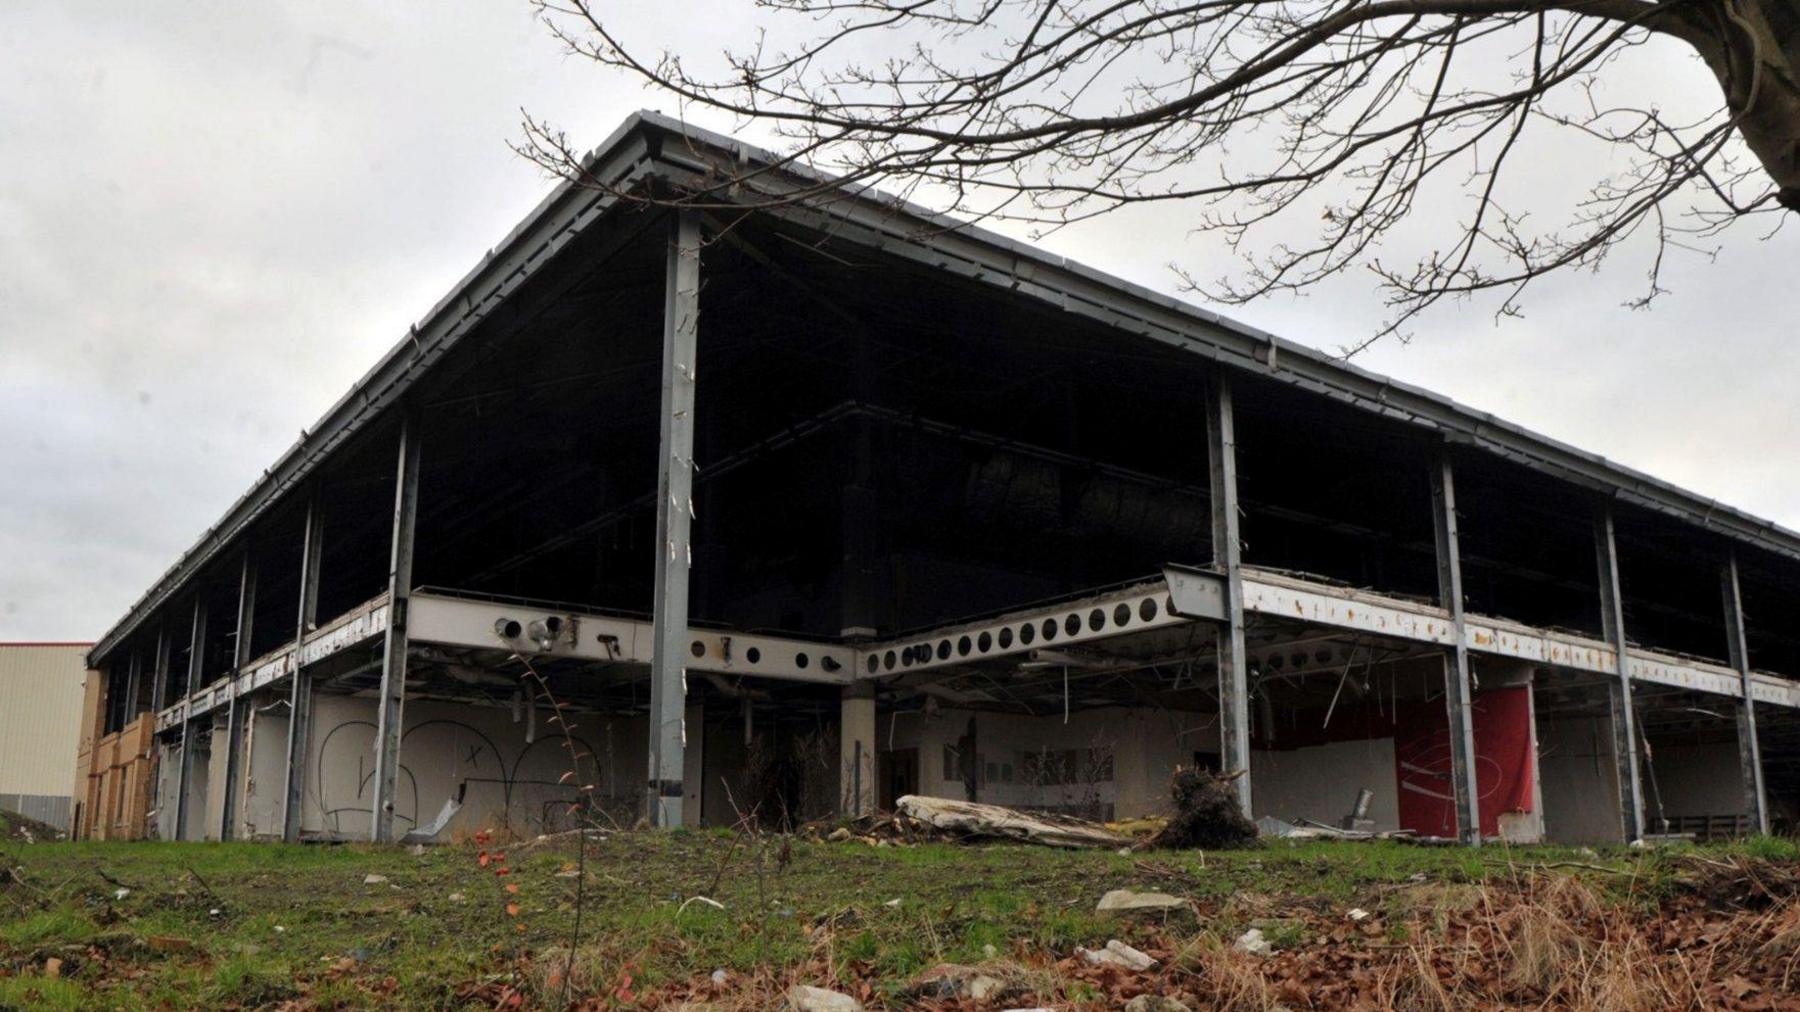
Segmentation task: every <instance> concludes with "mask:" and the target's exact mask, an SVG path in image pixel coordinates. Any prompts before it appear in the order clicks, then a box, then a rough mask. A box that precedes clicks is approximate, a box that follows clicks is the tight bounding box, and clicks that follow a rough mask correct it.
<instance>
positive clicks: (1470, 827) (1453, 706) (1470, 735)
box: [1431, 449, 1481, 847]
mask: <svg viewBox="0 0 1800 1012" xmlns="http://www.w3.org/2000/svg"><path fill="white" fill-rule="evenodd" d="M1431 526H1432V530H1433V532H1434V533H1435V534H1436V540H1437V567H1438V602H1439V603H1440V604H1441V605H1443V608H1444V610H1445V611H1448V612H1449V613H1450V624H1451V626H1452V627H1454V629H1455V637H1456V641H1455V642H1454V643H1452V644H1451V646H1450V649H1448V650H1446V651H1444V708H1445V711H1446V713H1447V716H1448V719H1449V725H1448V726H1449V732H1450V777H1451V779H1452V780H1453V781H1454V784H1453V791H1454V793H1455V795H1456V835H1457V837H1458V838H1459V839H1460V840H1462V842H1464V843H1466V844H1469V845H1471V846H1476V847H1479V846H1480V845H1481V791H1480V789H1479V788H1478V787H1477V786H1476V776H1475V769H1476V768H1475V700H1474V691H1473V688H1472V686H1471V685H1470V677H1469V643H1468V639H1467V637H1466V636H1465V634H1464V621H1463V585H1462V545H1461V538H1460V535H1459V532H1458V531H1457V527H1456V474H1455V472H1454V471H1453V470H1452V468H1451V463H1450V453H1449V451H1448V450H1442V449H1440V450H1439V451H1438V459H1437V461H1436V463H1435V464H1434V465H1433V466H1432V468H1431Z"/></svg>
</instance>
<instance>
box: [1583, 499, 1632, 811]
mask: <svg viewBox="0 0 1800 1012" xmlns="http://www.w3.org/2000/svg"><path fill="white" fill-rule="evenodd" d="M1594 549H1595V553H1596V555H1597V556H1598V561H1599V568H1600V624H1601V626H1602V627H1603V628H1604V629H1605V633H1606V642H1607V643H1608V644H1609V645H1610V646H1611V647H1612V648H1613V656H1614V658H1615V664H1616V670H1615V671H1614V672H1613V678H1612V681H1611V682H1609V683H1608V703H1609V704H1610V708H1611V710H1612V731H1613V761H1614V762H1615V763H1617V764H1618V777H1619V814H1620V822H1621V825H1622V826H1623V827H1624V831H1625V839H1626V841H1627V842H1629V841H1632V840H1641V839H1643V836H1644V784H1643V780H1642V778H1641V776H1640V774H1639V771H1638V749H1637V741H1638V734H1637V711H1636V708H1635V707H1634V706H1633V704H1632V702H1631V665H1630V662H1629V660H1628V658H1627V656H1626V655H1627V653H1628V651H1627V648H1626V641H1625V602H1624V598H1623V596H1622V595H1621V593H1620V590H1619V551H1618V542H1617V540H1616V539H1615V538H1614V537H1613V514H1612V504H1611V503H1602V504H1601V506H1600V514H1599V516H1598V517H1597V518H1595V521H1594Z"/></svg>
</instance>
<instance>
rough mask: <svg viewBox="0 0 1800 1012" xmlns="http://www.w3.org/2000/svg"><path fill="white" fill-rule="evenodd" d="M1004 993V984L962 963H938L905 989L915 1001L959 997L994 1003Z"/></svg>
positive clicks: (945, 999)
mask: <svg viewBox="0 0 1800 1012" xmlns="http://www.w3.org/2000/svg"><path fill="white" fill-rule="evenodd" d="M1005 991H1006V982H1005V981H1003V980H1001V979H1000V978H998V977H995V976H993V975H991V974H988V973H985V972H983V971H982V970H981V969H980V968H979V967H974V966H964V965H962V964H960V963H939V964H937V965H936V966H934V967H932V968H931V969H929V970H926V971H925V972H923V973H921V974H919V975H918V976H917V977H915V978H913V981H912V983H911V984H909V985H907V988H906V993H907V995H908V996H909V997H911V998H913V999H915V1000H918V999H937V1000H940V1001H950V1000H953V999H958V998H966V999H968V1000H970V1001H978V1002H985V1001H992V1000H994V999H995V998H998V997H999V996H1000V995H1001V994H1003V993H1005Z"/></svg>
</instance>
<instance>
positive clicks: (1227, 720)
mask: <svg viewBox="0 0 1800 1012" xmlns="http://www.w3.org/2000/svg"><path fill="white" fill-rule="evenodd" d="M1206 459H1207V467H1208V470H1209V472H1210V477H1211V496H1210V498H1211V500H1212V556H1213V558H1212V563H1213V568H1214V569H1216V570H1218V571H1219V572H1221V573H1223V574H1224V576H1225V622H1224V624H1223V625H1221V626H1220V627H1219V628H1218V637H1219V747H1220V757H1219V758H1220V767H1221V770H1222V771H1223V772H1226V773H1235V774H1237V779H1236V780H1235V781H1233V783H1234V785H1235V786H1236V788H1237V796H1238V804H1239V806H1241V807H1242V808H1243V810H1244V815H1245V816H1246V817H1250V818H1254V817H1255V816H1254V814H1253V809H1252V808H1251V795H1250V673H1249V670H1248V667H1247V664H1248V658H1247V657H1246V656H1245V651H1244V570H1243V555H1242V547H1241V546H1242V539H1241V538H1240V537H1239V531H1238V489H1237V425H1236V422H1235V420H1234V418H1233V414H1232V406H1231V378H1230V377H1229V376H1227V375H1226V373H1225V370H1224V369H1223V368H1215V369H1213V371H1212V376H1211V383H1210V386H1209V388H1208V391H1207V398H1206Z"/></svg>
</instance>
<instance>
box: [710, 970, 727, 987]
mask: <svg viewBox="0 0 1800 1012" xmlns="http://www.w3.org/2000/svg"><path fill="white" fill-rule="evenodd" d="M730 979H731V975H730V974H728V973H726V972H725V971H724V970H714V971H713V972H712V982H713V986H714V987H724V986H725V982H726V981H727V980H730Z"/></svg>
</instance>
